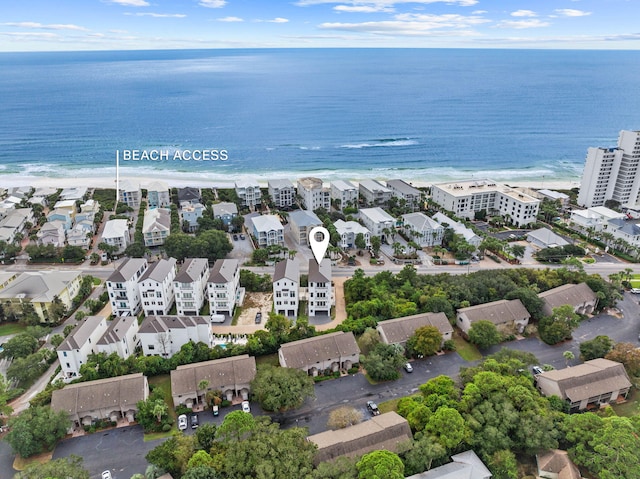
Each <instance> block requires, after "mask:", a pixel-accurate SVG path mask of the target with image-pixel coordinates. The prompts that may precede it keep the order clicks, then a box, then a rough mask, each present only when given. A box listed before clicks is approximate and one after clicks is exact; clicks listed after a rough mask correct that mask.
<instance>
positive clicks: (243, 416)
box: [216, 411, 256, 443]
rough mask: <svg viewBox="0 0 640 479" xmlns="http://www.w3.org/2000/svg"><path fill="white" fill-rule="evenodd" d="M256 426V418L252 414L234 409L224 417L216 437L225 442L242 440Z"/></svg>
mask: <svg viewBox="0 0 640 479" xmlns="http://www.w3.org/2000/svg"><path fill="white" fill-rule="evenodd" d="M255 427H256V420H255V418H254V417H253V416H252V415H251V414H247V413H246V412H243V411H233V412H230V413H229V414H227V415H226V416H225V417H224V421H222V424H221V425H220V426H219V427H218V429H217V430H216V438H217V439H218V440H219V441H221V442H223V443H229V442H232V441H233V442H240V441H241V440H242V439H244V438H245V437H246V436H247V435H248V434H249V433H250V432H251V431H252V430H253V429H254V428H255Z"/></svg>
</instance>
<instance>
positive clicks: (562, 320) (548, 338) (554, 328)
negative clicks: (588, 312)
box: [538, 304, 580, 344]
mask: <svg viewBox="0 0 640 479" xmlns="http://www.w3.org/2000/svg"><path fill="white" fill-rule="evenodd" d="M578 324H580V316H578V315H577V314H576V313H575V312H574V311H573V307H572V306H571V305H568V304H566V305H564V306H559V307H557V308H553V313H552V314H551V316H547V317H545V318H542V319H541V320H540V324H539V326H538V331H539V333H540V339H542V340H543V341H544V342H545V343H547V344H557V343H559V342H561V341H564V340H565V339H571V334H572V333H573V330H574V329H575V328H577V327H578Z"/></svg>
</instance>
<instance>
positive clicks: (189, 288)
mask: <svg viewBox="0 0 640 479" xmlns="http://www.w3.org/2000/svg"><path fill="white" fill-rule="evenodd" d="M208 279H209V262H208V261H207V259H206V258H189V259H186V260H185V261H184V263H183V264H182V267H181V268H180V270H179V271H178V274H176V278H175V280H174V281H173V289H174V290H175V293H176V308H177V311H178V316H196V315H198V314H199V313H200V309H201V308H202V305H203V304H204V299H205V295H206V290H207V280H208Z"/></svg>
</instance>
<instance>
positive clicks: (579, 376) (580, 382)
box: [538, 358, 631, 403]
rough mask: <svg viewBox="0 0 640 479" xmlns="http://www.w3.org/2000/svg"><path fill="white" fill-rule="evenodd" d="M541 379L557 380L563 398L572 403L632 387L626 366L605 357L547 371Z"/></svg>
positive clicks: (539, 379) (539, 378)
mask: <svg viewBox="0 0 640 479" xmlns="http://www.w3.org/2000/svg"><path fill="white" fill-rule="evenodd" d="M541 380H550V381H552V382H556V383H557V384H558V388H559V389H560V391H561V393H562V399H569V400H570V401H571V402H572V403H575V402H578V401H583V400H585V399H589V398H591V397H595V396H599V395H601V394H606V393H610V392H613V391H618V390H620V389H626V388H629V387H631V382H630V381H629V376H627V372H626V371H625V369H624V366H623V365H622V364H620V363H617V362H615V361H610V360H608V359H604V358H598V359H592V360H590V361H586V362H584V363H582V364H579V365H578V366H573V367H570V368H565V369H556V370H553V371H546V372H544V373H542V374H540V375H539V377H538V381H541Z"/></svg>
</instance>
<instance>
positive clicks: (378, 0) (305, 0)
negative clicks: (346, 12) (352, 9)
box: [294, 0, 479, 7]
mask: <svg viewBox="0 0 640 479" xmlns="http://www.w3.org/2000/svg"><path fill="white" fill-rule="evenodd" d="M478 2H479V0H352V1H344V0H342V1H340V0H298V1H297V2H295V3H294V5H297V6H298V7H307V6H309V5H324V4H329V3H340V4H346V5H353V6H371V7H393V6H394V5H400V4H406V3H412V4H422V5H426V4H430V3H446V4H449V5H459V6H461V7H471V6H473V5H476V4H477V3H478Z"/></svg>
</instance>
